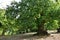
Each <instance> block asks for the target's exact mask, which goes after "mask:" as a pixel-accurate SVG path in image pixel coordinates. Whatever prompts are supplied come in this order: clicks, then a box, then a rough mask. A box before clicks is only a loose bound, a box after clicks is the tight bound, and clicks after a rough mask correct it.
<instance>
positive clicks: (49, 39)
mask: <svg viewBox="0 0 60 40" xmlns="http://www.w3.org/2000/svg"><path fill="white" fill-rule="evenodd" d="M35 33H36V32H33V33H26V34H19V35H12V36H0V40H60V33H56V31H48V33H50V34H51V35H50V36H33V34H35Z"/></svg>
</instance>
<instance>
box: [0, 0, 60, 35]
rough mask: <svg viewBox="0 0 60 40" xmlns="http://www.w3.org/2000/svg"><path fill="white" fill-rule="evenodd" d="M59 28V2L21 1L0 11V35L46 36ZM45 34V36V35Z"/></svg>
mask: <svg viewBox="0 0 60 40" xmlns="http://www.w3.org/2000/svg"><path fill="white" fill-rule="evenodd" d="M59 27H60V1H59V0H21V1H20V2H15V1H14V2H12V3H11V5H9V6H7V8H6V9H0V35H15V34H22V33H28V32H37V34H38V35H40V34H42V35H43V34H45V33H46V34H48V33H47V30H56V29H57V28H59ZM46 34H45V35H46Z"/></svg>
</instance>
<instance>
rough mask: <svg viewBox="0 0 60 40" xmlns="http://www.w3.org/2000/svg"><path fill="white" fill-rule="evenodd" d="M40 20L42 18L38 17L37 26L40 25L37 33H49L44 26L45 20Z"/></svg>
mask: <svg viewBox="0 0 60 40" xmlns="http://www.w3.org/2000/svg"><path fill="white" fill-rule="evenodd" d="M39 21H40V20H39V19H37V27H38V31H37V35H48V32H47V30H46V29H45V28H44V24H45V20H42V21H41V22H39Z"/></svg>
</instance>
